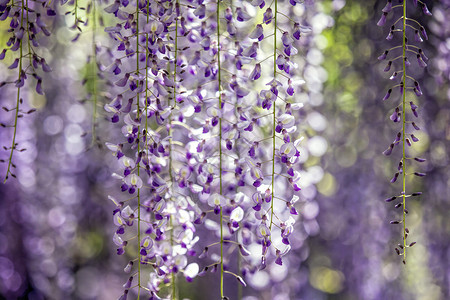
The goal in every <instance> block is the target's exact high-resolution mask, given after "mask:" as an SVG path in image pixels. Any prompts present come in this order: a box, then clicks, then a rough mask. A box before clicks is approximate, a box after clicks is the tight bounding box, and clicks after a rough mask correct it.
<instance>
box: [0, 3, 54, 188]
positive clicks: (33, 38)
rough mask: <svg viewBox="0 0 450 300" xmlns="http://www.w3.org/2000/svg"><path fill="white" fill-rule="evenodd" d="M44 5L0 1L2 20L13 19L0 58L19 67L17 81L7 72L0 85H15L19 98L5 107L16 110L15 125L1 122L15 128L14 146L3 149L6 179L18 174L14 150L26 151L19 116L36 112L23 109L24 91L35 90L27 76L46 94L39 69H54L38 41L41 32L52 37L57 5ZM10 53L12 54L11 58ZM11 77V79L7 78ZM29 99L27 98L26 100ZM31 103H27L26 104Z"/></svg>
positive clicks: (12, 66)
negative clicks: (19, 136)
mask: <svg viewBox="0 0 450 300" xmlns="http://www.w3.org/2000/svg"><path fill="white" fill-rule="evenodd" d="M41 4H42V5H36V4H35V3H31V2H30V3H28V0H21V1H16V2H14V1H12V2H10V1H2V3H1V4H0V21H5V20H9V19H10V20H11V21H10V22H9V30H8V31H9V32H10V35H11V36H10V38H9V40H8V42H7V43H6V46H7V47H8V48H5V49H3V50H2V52H1V53H0V60H6V61H8V60H12V63H11V64H10V65H9V67H8V69H9V70H15V69H17V74H16V75H15V76H16V78H17V80H15V81H14V80H13V79H12V77H11V76H12V74H6V75H7V76H5V77H4V79H5V80H4V81H2V82H0V88H2V89H3V90H6V89H8V88H11V87H12V85H14V87H15V88H16V97H15V99H16V101H15V103H14V104H12V105H14V106H3V107H2V108H3V110H5V111H6V112H12V113H14V121H13V124H0V125H1V127H3V128H6V127H8V128H13V133H12V141H11V146H10V147H6V146H4V147H3V148H4V150H6V151H9V158H8V160H7V161H5V160H2V162H7V164H8V167H7V171H6V174H5V180H4V182H6V181H7V180H8V178H9V176H12V177H16V175H15V173H13V169H14V168H15V164H14V163H13V155H14V152H15V151H20V152H22V151H25V150H26V149H25V148H22V149H19V143H17V141H16V137H17V130H18V123H19V119H20V118H22V117H23V116H24V115H27V114H31V113H33V112H35V109H33V108H31V109H26V108H23V106H24V100H23V97H24V96H23V95H24V94H25V93H22V91H23V90H32V88H29V84H26V83H27V82H28V83H29V81H27V79H28V76H29V75H31V76H32V77H34V78H35V80H36V86H35V91H36V93H37V94H40V95H43V94H44V90H43V87H42V77H41V75H39V74H38V73H39V68H41V69H42V71H43V72H50V71H51V68H50V66H49V65H48V64H47V62H46V60H45V58H44V57H42V56H41V55H40V53H41V51H40V49H39V40H40V39H41V38H42V35H45V36H47V37H49V36H50V35H51V32H50V31H49V29H48V28H49V27H50V26H51V24H50V22H51V21H52V19H53V17H54V16H55V15H56V11H55V5H56V4H54V3H51V1H43V2H42V3H41ZM8 53H11V55H12V56H13V57H8V56H9V55H8ZM8 77H10V78H11V79H8ZM26 100H28V99H26ZM27 106H28V105H27Z"/></svg>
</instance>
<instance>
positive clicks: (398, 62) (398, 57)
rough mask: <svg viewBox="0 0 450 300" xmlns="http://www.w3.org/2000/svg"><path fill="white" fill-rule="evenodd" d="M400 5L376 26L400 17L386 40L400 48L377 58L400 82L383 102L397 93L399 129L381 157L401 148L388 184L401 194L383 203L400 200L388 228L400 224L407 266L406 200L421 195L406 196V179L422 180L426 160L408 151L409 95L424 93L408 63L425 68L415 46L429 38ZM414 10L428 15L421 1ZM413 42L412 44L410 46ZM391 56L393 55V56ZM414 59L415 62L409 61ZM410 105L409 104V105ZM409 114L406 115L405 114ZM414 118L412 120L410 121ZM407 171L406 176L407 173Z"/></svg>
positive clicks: (412, 124) (411, 127)
mask: <svg viewBox="0 0 450 300" xmlns="http://www.w3.org/2000/svg"><path fill="white" fill-rule="evenodd" d="M400 2H401V3H400V4H399V5H394V6H393V5H392V0H388V2H387V4H386V6H385V7H384V8H383V14H382V16H381V18H380V20H379V21H378V23H377V25H378V26H384V25H385V24H386V22H387V17H388V15H389V14H390V13H391V14H393V15H394V17H395V16H396V15H397V14H396V13H395V12H396V11H398V12H399V13H400V17H398V18H397V19H396V21H395V22H394V23H393V24H392V25H391V28H390V30H389V34H388V36H387V37H386V39H387V40H393V39H394V37H395V36H399V37H401V44H400V45H398V46H394V47H392V48H390V49H388V50H386V51H384V53H383V54H382V55H380V56H379V57H378V59H379V60H386V59H388V57H389V61H388V63H387V65H386V67H385V68H384V71H385V72H389V71H390V70H391V68H395V69H394V72H393V74H392V76H391V77H390V78H389V79H391V80H393V81H394V80H400V83H398V84H396V85H394V86H392V87H391V88H389V90H388V91H387V93H386V95H385V96H384V98H383V101H386V100H388V99H389V98H390V96H391V94H392V93H393V92H394V91H395V90H399V92H400V97H401V98H400V99H401V101H400V103H399V104H398V105H397V106H396V107H395V109H394V112H393V113H392V115H391V116H390V119H391V121H393V122H394V123H401V124H402V126H401V129H400V131H399V132H398V133H397V135H396V137H395V139H394V140H393V142H392V143H391V144H390V145H389V147H388V148H387V149H386V150H385V151H384V152H383V154H384V155H386V156H389V155H391V154H392V152H393V149H394V148H395V146H397V145H399V144H400V145H401V149H402V155H401V159H400V161H399V163H398V167H397V171H396V173H395V174H394V176H393V177H392V179H391V183H395V182H396V181H397V179H398V178H399V177H400V178H401V182H402V191H401V192H400V194H399V195H396V196H392V197H389V198H387V199H386V202H393V201H396V200H400V202H397V203H396V204H395V206H394V207H395V208H402V217H401V218H400V219H398V220H393V221H391V222H390V223H391V224H402V225H403V233H402V242H401V243H399V244H398V247H396V248H395V251H396V253H397V254H398V255H401V256H402V258H403V259H402V261H403V263H404V264H406V252H407V249H408V248H409V247H412V246H413V245H414V244H416V242H412V243H409V242H407V237H408V234H409V233H410V232H409V229H408V228H407V227H406V216H407V214H408V209H407V207H406V204H407V199H408V198H409V197H415V196H419V195H421V194H422V192H412V193H408V192H407V176H412V175H414V176H418V177H423V176H425V173H422V172H418V171H415V170H416V166H414V163H413V162H414V161H415V162H419V163H421V162H424V161H425V159H423V158H419V157H411V156H410V154H409V153H410V151H409V150H408V148H409V147H412V143H416V142H418V141H419V139H418V138H417V137H416V136H415V135H414V133H413V132H414V131H418V130H420V128H419V126H417V124H416V121H415V120H414V118H418V116H419V114H418V111H417V110H418V106H417V105H416V104H415V103H414V101H413V100H410V99H411V98H413V96H412V95H411V93H408V92H411V91H412V92H414V94H415V96H416V97H419V96H422V94H423V92H422V90H421V88H420V85H419V82H418V81H417V80H416V79H415V78H414V77H413V76H411V75H409V74H411V73H413V72H411V71H410V70H411V68H412V66H411V62H410V60H409V59H408V57H409V58H410V59H411V61H413V60H415V61H416V62H417V65H418V66H419V67H420V68H425V67H426V66H427V64H426V61H427V60H428V57H427V56H426V55H425V53H424V52H423V50H422V49H421V48H420V47H419V46H418V44H417V43H422V42H423V40H424V39H425V40H428V36H427V33H426V30H425V28H424V27H423V26H422V25H421V24H420V22H419V21H418V20H415V19H412V18H409V17H408V16H407V1H406V0H403V1H400ZM412 2H413V4H414V6H415V7H417V6H420V7H421V8H422V11H423V13H424V14H425V15H431V13H430V11H429V10H428V8H427V5H426V4H425V3H424V2H422V1H417V0H414V1H412ZM412 41H414V42H415V43H413V42H412ZM393 53H394V54H393ZM412 57H414V59H412ZM408 102H409V103H408ZM408 111H409V112H408ZM413 116H414V117H413ZM407 167H408V171H409V173H407Z"/></svg>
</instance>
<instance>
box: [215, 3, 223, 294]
mask: <svg viewBox="0 0 450 300" xmlns="http://www.w3.org/2000/svg"><path fill="white" fill-rule="evenodd" d="M219 16H220V0H217V7H216V18H217V19H216V21H217V68H218V74H217V81H218V84H219V87H218V89H219V110H220V112H222V90H221V86H222V82H221V76H220V70H221V68H220V18H219ZM219 190H220V195H222V115H220V118H219ZM223 271H224V270H223V208H222V207H220V297H221V298H223V297H224V293H223V275H224V272H223Z"/></svg>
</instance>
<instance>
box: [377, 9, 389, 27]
mask: <svg viewBox="0 0 450 300" xmlns="http://www.w3.org/2000/svg"><path fill="white" fill-rule="evenodd" d="M386 17H387V12H383V14H382V15H381V18H380V20H379V21H378V23H377V25H378V26H384V24H386Z"/></svg>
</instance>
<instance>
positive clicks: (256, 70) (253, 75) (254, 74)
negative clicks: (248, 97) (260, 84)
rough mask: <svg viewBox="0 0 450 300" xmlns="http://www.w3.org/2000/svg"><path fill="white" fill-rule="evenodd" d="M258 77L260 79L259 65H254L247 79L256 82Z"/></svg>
mask: <svg viewBox="0 0 450 300" xmlns="http://www.w3.org/2000/svg"><path fill="white" fill-rule="evenodd" d="M259 77H261V64H259V63H258V64H256V65H255V68H254V69H253V71H252V72H251V73H250V76H249V79H250V80H257V79H258V78H259Z"/></svg>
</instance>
